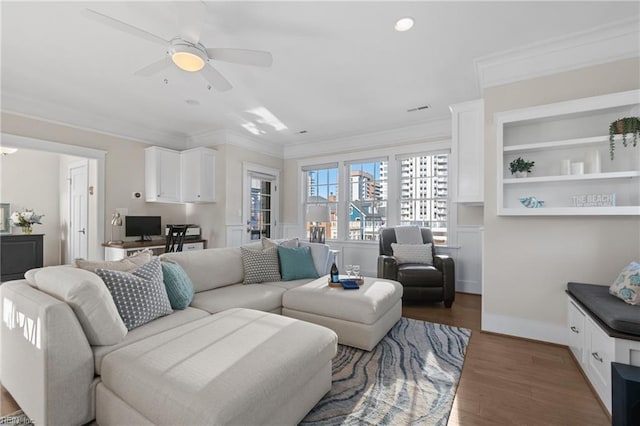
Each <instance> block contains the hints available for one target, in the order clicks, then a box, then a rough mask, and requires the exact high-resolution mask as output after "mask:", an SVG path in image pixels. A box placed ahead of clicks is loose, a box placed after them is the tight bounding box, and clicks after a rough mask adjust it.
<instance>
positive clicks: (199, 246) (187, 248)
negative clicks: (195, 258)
mask: <svg viewBox="0 0 640 426" xmlns="http://www.w3.org/2000/svg"><path fill="white" fill-rule="evenodd" d="M202 249H204V243H184V244H183V245H182V251H191V250H202Z"/></svg>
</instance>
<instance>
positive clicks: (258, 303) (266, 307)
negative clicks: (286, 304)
mask: <svg viewBox="0 0 640 426" xmlns="http://www.w3.org/2000/svg"><path fill="white" fill-rule="evenodd" d="M284 292H285V289H284V288H281V287H275V286H271V285H267V284H266V283H262V284H234V285H230V286H227V287H222V288H217V289H215V290H213V291H203V292H200V293H196V295H195V296H194V298H193V302H191V306H193V307H194V308H198V309H202V310H205V311H207V312H210V313H212V314H215V313H217V312H221V311H224V310H225V309H230V308H248V309H257V310H259V311H266V312H273V311H278V312H279V309H280V307H281V306H282V294H283V293H284Z"/></svg>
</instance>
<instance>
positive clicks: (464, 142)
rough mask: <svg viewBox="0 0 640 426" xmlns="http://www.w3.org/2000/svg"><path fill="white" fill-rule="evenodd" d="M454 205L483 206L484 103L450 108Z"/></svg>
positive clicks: (471, 102) (479, 101) (466, 103)
mask: <svg viewBox="0 0 640 426" xmlns="http://www.w3.org/2000/svg"><path fill="white" fill-rule="evenodd" d="M449 108H450V109H451V123H452V125H453V128H452V130H451V137H452V141H451V157H452V161H453V163H454V170H455V171H456V175H455V179H454V185H453V188H452V190H453V191H452V192H453V193H452V198H453V201H454V202H457V203H466V204H476V205H481V204H483V203H484V101H483V100H482V99H479V100H476V101H470V102H464V103H461V104H456V105H451V106H450V107H449Z"/></svg>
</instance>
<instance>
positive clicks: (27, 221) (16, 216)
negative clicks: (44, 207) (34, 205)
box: [11, 209, 44, 234]
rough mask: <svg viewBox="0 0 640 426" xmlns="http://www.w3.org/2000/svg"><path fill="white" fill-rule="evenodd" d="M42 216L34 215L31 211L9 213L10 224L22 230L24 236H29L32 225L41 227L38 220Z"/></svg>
mask: <svg viewBox="0 0 640 426" xmlns="http://www.w3.org/2000/svg"><path fill="white" fill-rule="evenodd" d="M43 216H44V215H43V214H36V213H35V212H34V211H33V210H29V209H25V210H23V211H21V212H13V213H11V223H12V224H13V226H19V227H21V228H22V232H24V233H25V234H31V232H32V227H33V225H34V224H36V223H37V224H39V225H41V224H42V222H40V219H41V218H42V217H43Z"/></svg>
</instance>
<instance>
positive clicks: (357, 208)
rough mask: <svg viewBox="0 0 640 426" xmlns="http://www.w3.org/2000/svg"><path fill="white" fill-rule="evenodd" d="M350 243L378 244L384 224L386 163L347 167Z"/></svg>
mask: <svg viewBox="0 0 640 426" xmlns="http://www.w3.org/2000/svg"><path fill="white" fill-rule="evenodd" d="M348 174H349V211H348V215H349V228H348V232H347V239H349V240H377V239H378V230H379V229H380V227H381V226H383V225H384V224H385V223H386V221H387V176H388V162H387V161H386V160H382V161H370V162H363V163H349V164H348Z"/></svg>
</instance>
